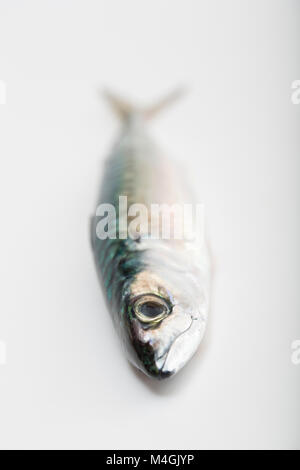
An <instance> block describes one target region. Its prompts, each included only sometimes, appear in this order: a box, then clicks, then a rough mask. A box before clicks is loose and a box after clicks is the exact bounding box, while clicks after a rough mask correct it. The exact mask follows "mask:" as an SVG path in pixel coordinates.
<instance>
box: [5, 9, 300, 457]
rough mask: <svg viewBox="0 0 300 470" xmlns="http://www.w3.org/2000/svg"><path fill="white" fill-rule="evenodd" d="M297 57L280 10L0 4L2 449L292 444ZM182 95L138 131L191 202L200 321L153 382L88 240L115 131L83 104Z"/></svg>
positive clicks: (295, 432)
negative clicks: (127, 350)
mask: <svg viewBox="0 0 300 470" xmlns="http://www.w3.org/2000/svg"><path fill="white" fill-rule="evenodd" d="M299 56H300V41H299V2H297V1H293V0H264V1H261V0H254V1H251V2H250V1H246V0H235V1H233V0H226V1H215V0H213V1H212V0H207V1H202V2H199V1H198V0H164V1H161V0H159V1H158V0H152V1H151V2H148V1H144V0H143V1H141V0H128V1H126V2H124V1H121V0H118V1H117V0H110V1H109V2H108V1H101V0H99V1H92V0H84V1H83V0H82V1H77V0H72V1H71V0H70V1H67V0H64V1H58V0H55V1H53V0H51V1H50V0H49V1H48V0H45V1H43V2H40V1H37V0H36V1H32V0H28V1H26V2H22V1H17V0H15V1H11V0H9V1H8V0H1V1H0V80H1V81H2V82H1V83H3V82H5V85H6V86H5V90H6V104H1V105H0V134H1V137H0V155H1V159H0V196H1V197H0V214H1V245H0V260H1V263H0V281H1V296H0V341H1V344H2V346H3V345H4V348H2V349H3V350H5V354H2V356H1V357H2V358H3V357H5V361H3V360H2V361H1V362H0V416H1V419H0V447H1V448H112V449H117V448H119V449H122V448H123V449H126V448H127V449H128V448H131V449H132V448H145V447H147V448H152V449H153V448H172V449H176V448H181V449H185V448H299V445H300V444H299V443H300V429H299V428H300V422H299V420H300V418H299V416H300V400H299V397H300V365H298V366H297V365H295V364H293V363H292V360H291V356H292V349H291V345H292V342H294V341H295V340H298V339H300V315H299V311H300V297H299V275H300V264H299V255H300V248H299V239H300V224H299V212H300V211H299V209H300V197H299V196H300V194H299V193H300V189H299V188H300V185H299V178H300V176H299V175H300V160H299V150H300V149H299V146H300V142H299V122H300V105H295V104H292V101H291V91H292V89H291V84H292V82H293V81H294V80H297V79H300V66H299ZM182 82H183V83H187V85H189V86H190V89H191V93H190V94H189V95H188V97H187V98H186V99H185V100H182V101H181V102H180V103H178V104H177V105H176V106H175V105H174V107H172V108H170V109H169V110H166V112H165V113H164V114H162V115H161V116H159V117H157V119H156V120H155V121H153V124H152V125H151V128H150V131H151V132H152V133H153V135H154V136H155V138H156V139H157V142H158V143H159V144H160V145H161V146H162V147H163V148H164V149H165V150H166V153H167V155H169V156H170V157H172V156H173V158H174V160H177V161H179V163H180V164H181V165H182V168H183V172H184V173H188V176H189V179H190V181H191V184H192V185H193V186H194V187H196V188H198V198H199V202H201V201H204V202H205V205H206V216H207V220H208V230H209V240H210V242H211V246H212V248H213V260H214V280H213V291H212V308H211V314H210V320H209V323H208V329H207V332H206V335H205V339H204V342H203V343H202V345H201V347H200V350H199V352H197V354H196V356H195V358H194V359H193V360H192V361H191V363H190V364H189V365H187V367H186V368H185V369H184V370H182V371H181V372H180V373H179V374H178V375H177V376H175V377H174V378H173V379H171V380H170V381H169V382H168V383H167V382H164V383H153V382H151V381H150V380H148V379H147V378H145V377H143V376H142V374H140V373H138V372H135V371H134V370H133V368H132V367H131V366H130V365H129V364H128V362H127V360H126V359H125V358H123V357H122V353H121V351H120V346H119V340H118V338H117V335H116V333H115V331H114V328H113V325H112V323H111V319H110V317H109V314H108V313H107V309H106V306H105V304H104V300H103V296H102V293H101V290H100V288H99V285H98V281H97V277H96V273H95V268H94V262H93V256H92V251H91V249H90V244H89V220H88V219H89V216H90V215H92V210H93V208H94V206H95V203H96V198H97V192H98V186H99V181H100V176H101V161H103V160H104V158H105V156H106V155H107V152H108V151H109V149H110V146H111V145H112V140H113V139H114V138H115V135H116V134H115V133H116V131H117V125H118V124H117V121H116V119H115V118H114V116H112V114H111V112H110V110H109V107H108V106H106V105H105V103H104V102H103V101H101V99H99V96H98V90H99V89H101V87H103V86H109V87H110V88H111V89H116V90H118V91H120V92H123V93H125V94H128V96H129V97H132V99H133V100H140V101H141V102H146V103H148V102H149V101H151V99H153V98H156V97H157V96H160V95H161V94H164V93H165V92H166V91H167V90H168V89H170V88H172V87H173V86H174V85H177V84H178V83H182ZM2 89H3V87H2ZM2 101H3V100H2ZM3 362H5V363H3ZM145 423H147V425H146V426H145ZM141 428H142V429H143V432H142V433H141V432H140V430H141Z"/></svg>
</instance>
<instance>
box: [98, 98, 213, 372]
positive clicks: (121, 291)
mask: <svg viewBox="0 0 300 470" xmlns="http://www.w3.org/2000/svg"><path fill="white" fill-rule="evenodd" d="M112 101H113V105H115V106H116V108H117V109H118V112H119V114H120V115H121V116H122V117H123V121H124V124H123V128H122V132H121V135H120V137H119V139H118V140H117V142H116V144H115V145H114V147H113V149H112V152H111V154H110V156H109V158H108V159H107V161H106V164H105V171H104V176H103V182H102V189H101V196H100V199H99V201H98V202H99V204H100V205H101V204H110V205H111V206H113V207H115V208H116V220H115V222H114V223H112V225H111V226H112V227H113V229H114V230H113V232H114V233H113V236H112V237H108V238H104V239H103V238H102V239H101V238H99V236H98V235H97V226H98V224H99V221H100V220H101V217H100V216H96V217H95V218H94V223H93V229H92V230H93V234H92V237H93V251H94V256H95V262H96V267H97V270H98V273H99V276H100V279H101V283H102V286H103V288H104V292H105V295H106V299H107V303H108V308H109V310H110V313H111V316H112V319H113V322H114V325H115V327H116V330H117V331H118V334H119V336H120V338H121V340H122V344H123V346H124V349H125V351H126V354H127V356H128V358H129V360H130V362H131V363H132V364H133V365H135V366H136V367H137V368H139V369H140V370H142V371H143V372H144V373H146V374H147V375H148V376H151V377H154V378H157V379H162V378H166V377H170V376H171V375H174V374H175V373H176V372H177V371H178V370H180V369H181V368H182V367H183V366H184V365H185V364H186V362H187V361H188V360H189V359H190V358H191V357H192V356H193V354H194V353H195V351H196V350H197V347H198V345H199V344H200V342H201V339H202V337H203V334H204V330H205V326H206V321H207V313H208V308H209V286H210V263H209V256H208V253H207V249H206V245H205V243H204V242H203V240H202V242H201V243H200V242H199V239H197V238H196V239H194V240H190V239H188V240H187V239H185V238H184V237H181V238H178V239H175V238H172V237H170V238H164V239H163V238H162V237H161V236H160V235H161V226H159V227H154V228H156V229H157V231H156V232H155V233H156V234H159V236H158V237H157V236H156V237H152V236H149V231H150V227H151V228H153V225H155V223H154V222H155V221H154V220H153V217H152V216H151V215H150V216H149V218H148V222H149V223H148V226H146V227H145V226H142V225H139V227H138V228H139V230H138V231H137V232H136V233H135V236H128V233H127V236H126V237H124V238H120V236H118V234H119V231H120V227H121V226H122V227H123V226H124V224H125V223H126V222H127V223H128V221H129V223H130V221H132V220H133V219H134V215H135V214H134V215H133V214H131V215H130V211H129V208H130V207H132V206H133V205H137V204H138V205H139V206H142V207H143V208H146V209H147V210H148V214H151V207H152V205H153V204H156V205H167V206H168V207H170V206H172V205H173V204H177V205H178V204H183V203H189V202H191V196H190V194H189V191H188V190H187V189H186V186H185V184H184V183H183V182H182V177H181V175H180V173H179V172H178V171H177V170H176V168H175V166H174V165H172V164H171V163H170V161H169V160H168V159H167V158H166V157H165V156H164V155H163V154H162V152H161V151H160V149H159V148H158V147H157V146H156V144H155V143H154V142H153V141H152V139H151V138H150V137H149V135H148V132H147V120H148V117H149V116H148V115H150V114H155V113H156V111H157V109H159V106H158V107H153V108H152V111H151V113H150V112H149V113H148V114H147V113H146V112H141V111H140V110H137V109H136V108H131V107H130V106H128V105H127V104H125V105H124V103H123V102H122V101H118V100H117V99H115V98H113V100H112ZM166 102H167V101H166ZM163 104H165V102H164V103H163ZM120 197H121V198H124V197H125V198H126V201H127V207H126V208H125V209H120ZM139 206H137V207H139ZM178 217H180V215H178ZM181 217H183V216H182V213H181ZM125 219H126V220H125ZM102 220H103V219H102ZM182 222H183V220H182ZM157 223H158V221H157V219H156V224H157ZM151 224H152V225H151ZM115 232H116V233H115Z"/></svg>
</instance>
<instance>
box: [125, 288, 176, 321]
mask: <svg viewBox="0 0 300 470" xmlns="http://www.w3.org/2000/svg"><path fill="white" fill-rule="evenodd" d="M133 310H134V313H135V315H136V317H137V318H138V319H139V320H140V321H142V322H143V323H158V322H160V321H161V320H163V319H164V318H165V317H166V316H167V315H169V313H170V312H171V308H170V306H169V304H168V303H167V302H166V300H164V299H163V298H162V297H159V296H158V295H154V294H147V295H142V296H140V297H139V298H138V299H136V301H135V302H134V305H133Z"/></svg>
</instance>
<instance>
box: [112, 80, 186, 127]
mask: <svg viewBox="0 0 300 470" xmlns="http://www.w3.org/2000/svg"><path fill="white" fill-rule="evenodd" d="M184 92H185V90H184V89H183V88H177V89H176V90H174V91H172V92H171V93H169V94H168V95H167V96H165V97H163V98H162V99H160V100H159V101H157V102H156V103H154V104H153V105H152V106H149V107H147V108H142V107H138V106H133V105H131V104H130V103H129V102H127V101H125V100H124V99H123V98H121V97H119V96H117V95H115V94H113V93H111V92H110V91H108V90H105V92H104V95H105V97H106V99H107V100H108V101H109V103H110V105H111V107H112V108H113V110H114V111H115V112H116V114H117V115H118V116H119V117H120V118H121V119H122V120H124V121H125V120H126V119H127V118H128V117H129V116H130V115H132V114H134V113H140V114H142V115H143V116H144V118H145V119H146V120H148V119H152V118H153V117H155V116H156V115H157V114H159V113H160V111H161V110H163V109H164V108H166V107H168V106H169V105H170V104H172V103H173V102H174V101H176V100H177V99H178V98H180V97H181V96H182V95H183V94H184Z"/></svg>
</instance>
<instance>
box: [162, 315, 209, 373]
mask: <svg viewBox="0 0 300 470" xmlns="http://www.w3.org/2000/svg"><path fill="white" fill-rule="evenodd" d="M204 330H205V321H204V318H202V317H197V318H195V317H191V322H190V325H189V326H188V327H187V328H186V329H185V330H184V331H182V332H181V333H179V335H178V336H177V337H176V338H175V339H174V340H173V341H172V343H171V345H170V347H169V348H168V350H167V351H166V353H165V354H163V355H162V356H160V357H159V358H158V359H157V360H156V364H157V367H158V370H159V377H158V378H168V377H171V376H172V375H174V374H176V373H177V372H178V371H179V370H180V369H181V368H182V367H183V366H184V365H185V364H186V363H187V362H188V361H189V359H191V357H192V356H193V355H194V354H195V352H196V350H197V348H198V345H199V343H200V341H201V339H202V337H203V335H204Z"/></svg>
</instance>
